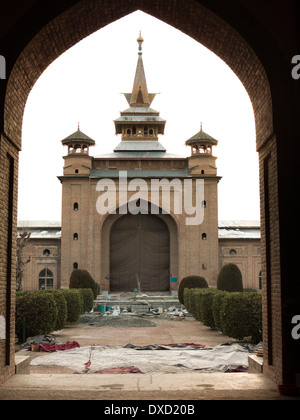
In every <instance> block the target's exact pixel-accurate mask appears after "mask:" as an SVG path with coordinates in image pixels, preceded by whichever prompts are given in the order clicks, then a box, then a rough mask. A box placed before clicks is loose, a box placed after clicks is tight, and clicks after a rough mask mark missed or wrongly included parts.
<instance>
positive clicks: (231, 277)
mask: <svg viewBox="0 0 300 420" xmlns="http://www.w3.org/2000/svg"><path fill="white" fill-rule="evenodd" d="M218 290H223V291H226V292H242V291H243V277H242V273H241V270H240V269H239V268H238V266H237V265H235V264H226V265H224V267H223V268H222V270H221V271H220V274H219V276H218Z"/></svg>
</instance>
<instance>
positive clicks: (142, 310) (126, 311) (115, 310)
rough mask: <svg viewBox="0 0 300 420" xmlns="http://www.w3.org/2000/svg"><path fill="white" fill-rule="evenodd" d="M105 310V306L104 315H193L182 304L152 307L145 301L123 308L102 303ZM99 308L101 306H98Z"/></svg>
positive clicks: (183, 316) (178, 316)
mask: <svg viewBox="0 0 300 420" xmlns="http://www.w3.org/2000/svg"><path fill="white" fill-rule="evenodd" d="M101 306H102V308H101V310H103V306H104V307H105V310H104V311H103V313H102V315H103V316H112V317H116V316H120V315H124V316H133V315H139V316H147V317H161V318H171V319H172V318H182V319H184V318H186V317H191V316H192V315H191V314H189V313H188V311H187V310H186V309H185V308H184V307H183V306H182V307H181V308H178V307H175V306H170V307H169V308H167V309H164V308H163V306H158V307H156V308H151V306H150V305H149V304H145V303H141V304H139V303H135V304H134V305H131V306H128V307H125V308H123V309H122V308H121V307H120V305H115V306H110V305H107V306H106V305H101ZM98 309H99V308H98ZM98 309H96V311H95V310H94V312H98V313H99V310H98ZM100 313H101V312H100Z"/></svg>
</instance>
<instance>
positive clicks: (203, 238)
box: [202, 233, 207, 241]
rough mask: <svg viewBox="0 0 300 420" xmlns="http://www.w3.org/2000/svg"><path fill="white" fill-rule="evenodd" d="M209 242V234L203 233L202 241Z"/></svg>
mask: <svg viewBox="0 0 300 420" xmlns="http://www.w3.org/2000/svg"><path fill="white" fill-rule="evenodd" d="M206 240H207V234H206V233H202V241H206Z"/></svg>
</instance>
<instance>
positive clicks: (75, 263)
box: [73, 262, 78, 270]
mask: <svg viewBox="0 0 300 420" xmlns="http://www.w3.org/2000/svg"><path fill="white" fill-rule="evenodd" d="M73 268H74V270H78V263H77V262H74V264H73Z"/></svg>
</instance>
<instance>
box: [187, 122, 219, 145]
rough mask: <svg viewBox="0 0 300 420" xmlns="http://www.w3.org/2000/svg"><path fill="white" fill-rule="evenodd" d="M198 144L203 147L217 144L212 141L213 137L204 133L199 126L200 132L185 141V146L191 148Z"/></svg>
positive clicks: (215, 141)
mask: <svg viewBox="0 0 300 420" xmlns="http://www.w3.org/2000/svg"><path fill="white" fill-rule="evenodd" d="M199 143H202V144H205V145H211V146H217V145H218V143H219V142H218V140H216V139H214V138H213V137H211V136H210V135H208V134H207V133H205V132H204V131H203V129H202V125H201V130H200V131H199V133H197V134H195V135H194V136H193V137H191V138H190V139H189V140H187V141H186V143H185V144H186V145H187V146H193V145H194V144H199Z"/></svg>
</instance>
